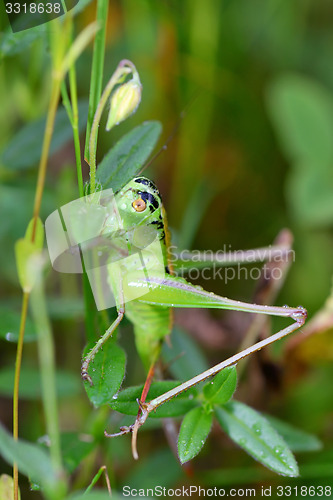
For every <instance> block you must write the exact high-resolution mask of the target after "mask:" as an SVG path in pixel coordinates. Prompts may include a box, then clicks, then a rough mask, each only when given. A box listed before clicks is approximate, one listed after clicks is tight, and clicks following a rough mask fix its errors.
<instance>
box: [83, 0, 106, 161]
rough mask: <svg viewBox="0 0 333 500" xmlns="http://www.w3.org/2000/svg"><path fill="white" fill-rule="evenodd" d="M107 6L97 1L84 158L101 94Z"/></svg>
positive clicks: (102, 0) (104, 1) (86, 153)
mask: <svg viewBox="0 0 333 500" xmlns="http://www.w3.org/2000/svg"><path fill="white" fill-rule="evenodd" d="M108 6H109V2H108V0H97V12H96V21H97V22H98V23H99V25H100V27H101V29H100V30H99V31H98V32H97V33H96V37H95V43H94V52H93V60H92V66H91V78H90V93H89V110H88V122H87V131H86V144H85V151H84V157H85V158H88V154H89V137H90V130H91V125H92V122H93V119H94V114H95V110H96V108H97V105H98V102H99V100H100V97H101V93H102V83H103V68H104V53H105V36H106V24H107V18H108Z"/></svg>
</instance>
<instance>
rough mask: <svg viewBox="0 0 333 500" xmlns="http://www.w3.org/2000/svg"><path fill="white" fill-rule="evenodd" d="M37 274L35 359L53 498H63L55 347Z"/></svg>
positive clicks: (33, 301)
mask: <svg viewBox="0 0 333 500" xmlns="http://www.w3.org/2000/svg"><path fill="white" fill-rule="evenodd" d="M37 273H38V276H37V279H36V284H35V286H34V288H33V290H32V292H31V310H32V314H33V317H34V322H35V325H36V329H37V335H38V357H39V365H40V370H41V380H42V395H43V404H44V412H45V420H46V428H47V433H48V435H49V438H50V455H51V461H52V465H53V468H54V470H55V471H57V473H58V474H59V488H58V489H57V492H56V495H55V498H63V495H64V492H65V489H66V483H65V478H64V472H63V468H62V460H61V448H60V433H59V420H58V408H57V394H56V377H55V356H54V345H53V338H52V331H51V325H50V322H49V318H48V315H47V307H46V300H45V294H44V289H43V279H42V269H38V270H37Z"/></svg>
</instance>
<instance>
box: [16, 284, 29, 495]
mask: <svg viewBox="0 0 333 500" xmlns="http://www.w3.org/2000/svg"><path fill="white" fill-rule="evenodd" d="M28 303H29V294H28V293H23V299H22V310H21V322H20V331H19V338H18V343H17V350H16V362H15V376H14V392H13V438H14V439H15V440H17V439H18V400H19V385H20V371H21V363H22V351H23V339H24V330H25V324H26V320H27V314H28ZM13 479H14V500H18V468H17V465H16V464H15V463H14V466H13Z"/></svg>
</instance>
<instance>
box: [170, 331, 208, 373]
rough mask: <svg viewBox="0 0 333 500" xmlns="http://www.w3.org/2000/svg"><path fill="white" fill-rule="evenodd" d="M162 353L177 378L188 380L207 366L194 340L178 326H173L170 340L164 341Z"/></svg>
mask: <svg viewBox="0 0 333 500" xmlns="http://www.w3.org/2000/svg"><path fill="white" fill-rule="evenodd" d="M162 354H163V360H164V361H165V362H166V364H167V365H168V366H169V371H170V373H171V374H172V375H173V376H174V377H175V378H176V379H177V380H188V379H190V378H192V377H194V376H195V375H198V373H202V372H204V371H205V370H207V369H208V368H209V366H208V365H207V362H206V359H205V357H204V356H203V354H202V352H201V350H200V349H199V347H198V346H197V344H196V343H195V341H194V340H193V339H192V338H191V337H190V335H186V333H184V332H183V331H182V330H181V329H180V328H178V327H174V328H173V330H172V333H171V337H170V342H168V343H167V342H164V344H163V349H162Z"/></svg>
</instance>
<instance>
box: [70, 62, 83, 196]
mask: <svg viewBox="0 0 333 500" xmlns="http://www.w3.org/2000/svg"><path fill="white" fill-rule="evenodd" d="M69 87H70V92H71V103H72V111H73V122H72V127H73V138H74V149H75V160H76V171H77V183H78V188H79V193H80V197H81V198H82V197H83V196H84V190H83V175H82V163H81V147H80V136H79V110H78V103H77V87H76V70H75V64H74V63H72V64H71V66H70V68H69Z"/></svg>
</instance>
